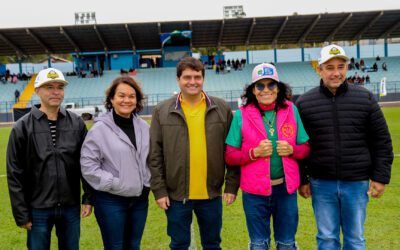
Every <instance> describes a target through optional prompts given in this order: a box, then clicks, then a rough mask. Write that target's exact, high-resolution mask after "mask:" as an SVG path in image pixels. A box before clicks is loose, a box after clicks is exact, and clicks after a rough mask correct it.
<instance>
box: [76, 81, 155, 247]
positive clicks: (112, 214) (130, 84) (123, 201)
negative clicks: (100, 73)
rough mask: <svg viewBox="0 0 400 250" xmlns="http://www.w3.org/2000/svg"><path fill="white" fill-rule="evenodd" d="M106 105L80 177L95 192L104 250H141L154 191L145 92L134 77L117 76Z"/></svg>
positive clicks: (91, 135) (92, 134)
mask: <svg viewBox="0 0 400 250" xmlns="http://www.w3.org/2000/svg"><path fill="white" fill-rule="evenodd" d="M105 106H106V108H107V110H108V112H107V113H105V114H103V115H102V116H100V117H98V118H96V119H95V121H94V125H93V127H92V129H91V130H90V131H89V132H88V134H87V136H86V139H85V141H84V143H83V146H82V151H81V166H82V175H83V177H84V178H85V180H86V181H87V182H88V183H89V184H90V185H91V186H92V187H93V188H94V189H95V190H96V192H95V194H96V199H95V204H94V214H95V216H96V219H97V222H98V224H99V227H100V230H101V235H102V238H103V244H104V249H140V241H141V238H142V235H143V230H144V226H145V223H146V218H147V211H148V195H149V187H150V171H149V168H148V165H147V156H148V153H149V125H148V124H147V123H146V122H145V121H144V120H142V119H141V118H139V116H138V112H140V111H141V110H142V109H143V93H142V91H141V89H140V87H139V85H138V84H137V83H136V82H135V81H134V80H133V78H131V77H128V76H123V77H118V78H116V79H115V80H114V81H113V82H112V84H111V86H110V87H109V88H108V89H107V91H106V101H105Z"/></svg>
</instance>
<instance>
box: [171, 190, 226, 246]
mask: <svg viewBox="0 0 400 250" xmlns="http://www.w3.org/2000/svg"><path fill="white" fill-rule="evenodd" d="M170 202H171V204H170V207H169V208H168V209H167V210H166V214H167V219H168V226H167V232H168V235H169V236H170V237H171V243H170V245H169V246H170V248H171V249H185V250H186V249H188V248H189V246H190V225H191V223H192V217H193V216H192V214H193V212H194V213H195V215H196V217H197V222H198V224H199V229H200V237H201V245H202V247H203V249H221V247H220V244H221V228H222V200H221V197H217V198H215V199H211V200H189V201H186V202H185V203H183V202H181V201H174V200H171V201H170Z"/></svg>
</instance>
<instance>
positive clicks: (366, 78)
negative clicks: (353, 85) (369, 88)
mask: <svg viewBox="0 0 400 250" xmlns="http://www.w3.org/2000/svg"><path fill="white" fill-rule="evenodd" d="M365 82H366V83H371V80H370V78H369V75H367V76H366V77H365Z"/></svg>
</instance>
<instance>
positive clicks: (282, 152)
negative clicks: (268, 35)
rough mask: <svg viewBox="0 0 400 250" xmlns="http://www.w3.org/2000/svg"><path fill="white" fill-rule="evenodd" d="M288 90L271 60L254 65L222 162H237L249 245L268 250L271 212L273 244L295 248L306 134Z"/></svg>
mask: <svg viewBox="0 0 400 250" xmlns="http://www.w3.org/2000/svg"><path fill="white" fill-rule="evenodd" d="M288 89H290V87H289V86H288V85H286V84H285V83H282V82H280V81H279V77H278V73H277V71H276V68H275V67H274V66H273V65H271V64H268V63H262V64H259V65H257V66H256V67H255V68H254V69H253V74H252V83H251V84H250V85H249V86H247V87H246V89H245V93H244V94H243V95H242V103H243V104H244V105H243V106H242V107H241V108H240V109H239V110H237V111H236V113H235V116H234V118H233V121H232V124H231V127H230V130H229V134H228V137H227V138H226V144H227V149H226V153H225V160H226V163H227V164H228V165H229V167H231V166H236V165H240V166H241V179H240V188H241V189H242V194H243V195H242V197H243V208H244V212H245V215H246V222H247V230H248V233H249V237H250V244H249V249H270V241H271V235H270V227H271V223H270V220H271V217H272V218H273V219H274V237H275V243H276V249H298V248H297V246H296V240H295V235H296V231H297V226H298V209H297V188H298V187H299V184H300V173H299V166H298V163H297V160H299V159H303V158H304V157H306V156H307V155H308V153H309V145H308V142H307V141H308V139H309V138H308V135H307V133H306V131H305V130H304V127H303V124H302V122H301V119H300V115H299V113H298V111H297V108H296V107H295V106H294V104H293V103H292V102H290V101H289V98H290V97H289V96H288V94H289V93H290V91H288Z"/></svg>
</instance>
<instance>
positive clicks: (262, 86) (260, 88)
mask: <svg viewBox="0 0 400 250" xmlns="http://www.w3.org/2000/svg"><path fill="white" fill-rule="evenodd" d="M276 86H278V84H277V83H276V82H275V81H273V82H270V83H268V84H264V83H261V82H258V83H256V89H257V90H258V91H263V90H264V89H265V87H267V88H268V89H269V90H274V89H275V88H276Z"/></svg>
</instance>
